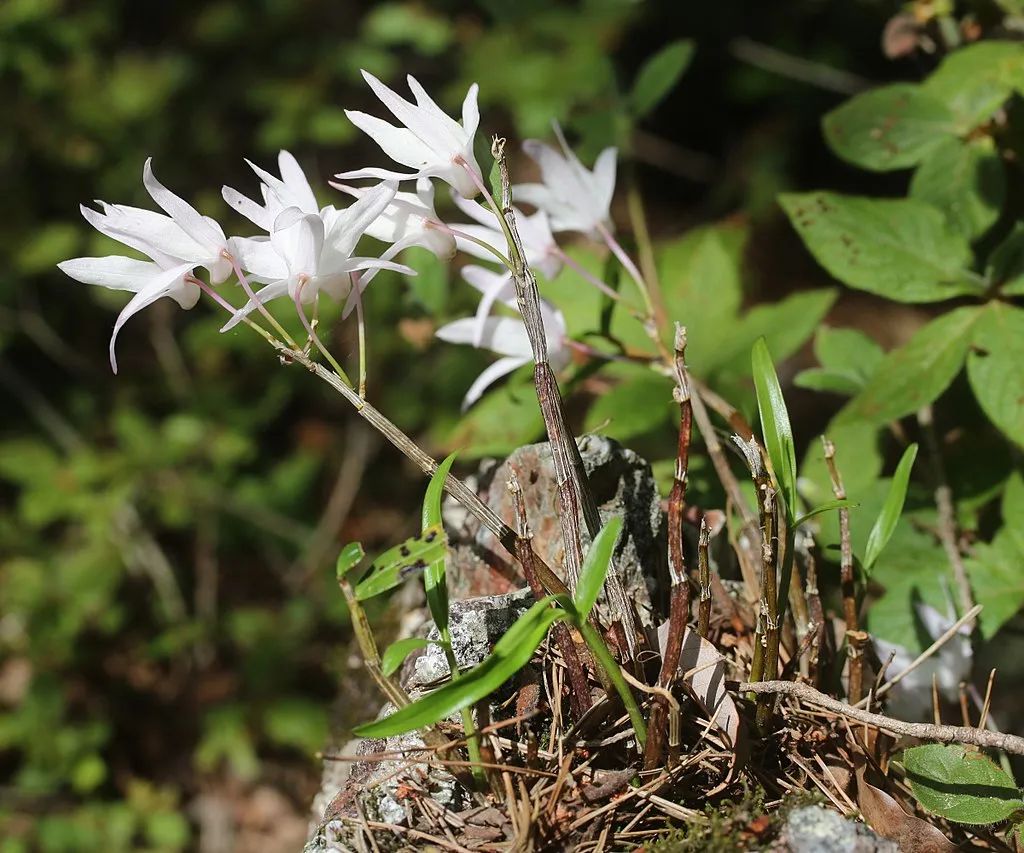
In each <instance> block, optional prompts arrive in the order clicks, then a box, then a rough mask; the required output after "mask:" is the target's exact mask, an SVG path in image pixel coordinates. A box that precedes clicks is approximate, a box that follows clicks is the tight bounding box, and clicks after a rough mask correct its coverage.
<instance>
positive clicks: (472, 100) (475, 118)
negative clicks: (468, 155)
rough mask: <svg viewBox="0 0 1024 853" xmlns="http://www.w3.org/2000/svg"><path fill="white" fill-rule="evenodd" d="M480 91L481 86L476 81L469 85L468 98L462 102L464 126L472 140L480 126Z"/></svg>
mask: <svg viewBox="0 0 1024 853" xmlns="http://www.w3.org/2000/svg"><path fill="white" fill-rule="evenodd" d="M479 92H480V87H479V86H477V84H476V83H474V84H473V85H472V86H470V87H469V91H468V92H466V98H465V100H464V101H463V102H462V127H463V129H464V130H465V132H466V135H467V136H468V137H469V138H470V139H471V140H472V138H473V137H474V136H475V135H476V131H477V128H478V127H480V105H479V104H478V102H477V98H478V95H479Z"/></svg>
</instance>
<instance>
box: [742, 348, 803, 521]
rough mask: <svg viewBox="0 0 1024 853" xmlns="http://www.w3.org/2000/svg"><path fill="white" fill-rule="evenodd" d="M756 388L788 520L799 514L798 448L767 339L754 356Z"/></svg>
mask: <svg viewBox="0 0 1024 853" xmlns="http://www.w3.org/2000/svg"><path fill="white" fill-rule="evenodd" d="M751 364H752V369H753V375H754V388H755V390H756V391H757V410H758V413H759V414H760V416H761V433H762V434H763V436H764V446H765V449H766V450H767V451H768V458H769V459H770V460H771V463H772V468H773V470H774V472H775V478H776V479H777V480H778V483H779V489H780V490H781V491H782V495H783V497H784V498H785V500H786V513H787V517H788V518H789V519H790V520H792V519H793V517H794V515H795V514H796V508H797V503H796V446H795V445H794V444H793V429H792V427H791V426H790V424H789V412H788V411H787V410H786V401H785V399H784V398H783V396H782V388H781V387H780V386H779V377H778V376H777V375H776V373H775V365H774V364H773V363H772V356H771V353H770V352H768V345H767V344H766V343H765V340H764V338H761V339H759V340H758V341H757V343H755V344H754V349H753V352H752V354H751Z"/></svg>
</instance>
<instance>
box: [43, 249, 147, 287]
mask: <svg viewBox="0 0 1024 853" xmlns="http://www.w3.org/2000/svg"><path fill="white" fill-rule="evenodd" d="M57 267H58V269H60V271H61V272H63V273H64V274H65V275H68V276H70V277H71V278H73V279H74V280H75V281H80V282H82V284H95V285H98V286H100V287H108V288H110V289H111V290H127V291H129V292H131V293H137V292H138V291H139V290H140V289H141V288H142V287H143V286H144V285H145V283H146V282H147V281H149V280H152V278H153V277H154V276H155V275H159V274H160V270H161V268H160V266H159V264H156V263H154V262H153V261H139V260H136V259H135V258H126V257H123V256H121V255H109V256H107V257H105V258H72V259H71V260H68V261H61V262H60V263H59V264H57Z"/></svg>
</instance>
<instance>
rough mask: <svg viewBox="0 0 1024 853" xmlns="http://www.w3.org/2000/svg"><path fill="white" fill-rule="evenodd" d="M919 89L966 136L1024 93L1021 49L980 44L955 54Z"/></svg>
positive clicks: (1023, 48)
mask: <svg viewBox="0 0 1024 853" xmlns="http://www.w3.org/2000/svg"><path fill="white" fill-rule="evenodd" d="M922 87H923V88H924V90H925V91H926V92H928V94H930V95H931V96H933V97H935V98H937V99H938V100H940V101H942V102H943V103H944V104H945V105H946V106H947V107H949V109H951V110H952V111H953V113H954V115H955V117H956V131H957V133H960V134H966V133H968V132H969V131H971V130H974V128H976V127H978V125H980V124H983V123H984V122H986V121H987V120H988V119H989V118H990V117H991V116H992V114H993V113H994V112H995V111H996V110H997V109H999V108H1000V107H1001V106H1002V105H1003V104H1004V103H1005V102H1006V101H1007V99H1008V98H1009V97H1010V95H1011V94H1013V92H1015V91H1016V92H1021V91H1024V45H1022V44H1020V43H1019V42H1011V41H995V40H993V41H983V42H978V43H976V44H972V45H967V46H966V47H963V48H960V49H959V50H955V51H953V52H952V53H950V54H948V55H947V56H946V58H945V59H943V60H942V64H941V65H939V67H938V69H936V70H935V71H934V72H933V73H932V74H931V76H930V77H928V79H927V80H925V82H924V83H923V85H922Z"/></svg>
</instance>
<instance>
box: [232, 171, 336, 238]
mask: <svg viewBox="0 0 1024 853" xmlns="http://www.w3.org/2000/svg"><path fill="white" fill-rule="evenodd" d="M245 162H246V163H248V164H249V166H250V168H251V169H252V170H253V171H254V172H255V173H256V174H257V175H258V176H259V177H260V179H261V181H262V183H261V184H260V190H261V192H262V194H263V204H259V203H258V202H255V201H253V200H252V199H251V198H248V197H247V196H244V195H242V194H241V193H240V192H239V191H238V190H236V189H232V188H231V187H223V188H222V189H221V195H223V196H224V201H226V202H227V203H228V204H229V205H230V206H231V207H233V208H234V209H235V210H237V211H238V212H239V213H241V214H242V216H244V217H245V218H246V219H248V220H249V221H250V222H252V223H253V224H254V225H258V226H259V227H260V228H262V229H263V230H264V231H266V232H267V233H268V234H269V233H270V232H271V231H272V230H273V228H274V222H275V220H276V219H277V217H278V216H280V214H281V212H282V211H284V210H285V209H287V208H289V207H295V208H298V209H299V210H301V211H302V212H303V213H311V214H315V213H319V212H320V208H318V207H317V203H316V196H315V195H314V194H313V189H312V187H310V185H309V181H308V180H307V179H306V174H305V172H303V171H302V167H301V166H300V165H299V161H298V160H296V159H295V157H294V156H292V154H291V153H290V152H288V151H279V152H278V154H277V165H278V169H279V170H280V172H281V177H280V178H276V177H274V176H273V175H272V174H270V173H269V172H267V171H266V170H265V169H261V168H260V167H259V166H257V165H256V164H255V163H253V162H252V161H251V160H246V161H245Z"/></svg>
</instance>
